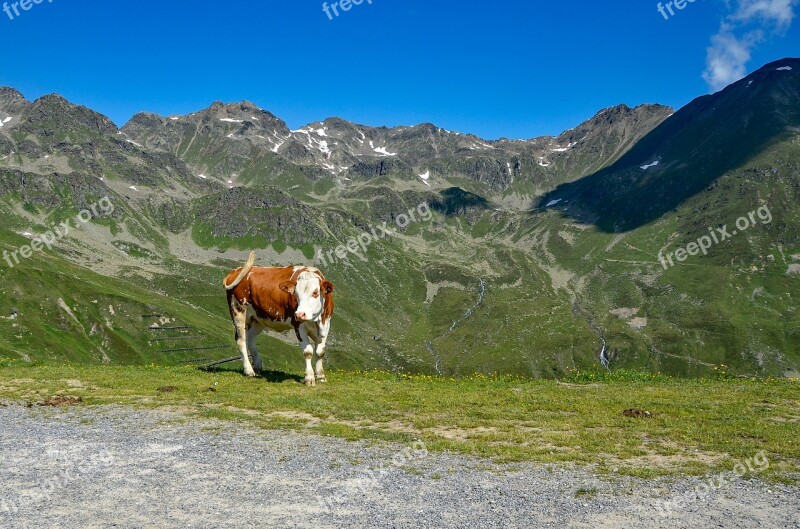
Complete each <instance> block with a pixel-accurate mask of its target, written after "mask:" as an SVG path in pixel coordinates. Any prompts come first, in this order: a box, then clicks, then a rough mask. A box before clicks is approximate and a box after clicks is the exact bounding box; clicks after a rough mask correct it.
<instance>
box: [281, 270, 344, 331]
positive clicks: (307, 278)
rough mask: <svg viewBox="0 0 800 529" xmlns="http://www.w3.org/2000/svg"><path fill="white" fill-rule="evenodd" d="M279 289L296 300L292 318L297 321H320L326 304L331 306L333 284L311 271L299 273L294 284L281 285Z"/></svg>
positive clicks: (284, 283)
mask: <svg viewBox="0 0 800 529" xmlns="http://www.w3.org/2000/svg"><path fill="white" fill-rule="evenodd" d="M280 289H281V290H283V291H284V292H287V293H289V294H291V295H293V296H294V298H295V300H297V309H296V310H295V313H294V317H295V318H296V319H297V320H299V321H303V322H305V321H310V322H318V321H320V318H322V316H323V312H325V305H326V303H328V304H332V300H331V292H333V283H331V282H330V281H326V280H325V279H322V278H321V277H320V276H319V275H318V274H316V273H314V272H311V271H305V272H301V273H300V275H299V276H297V281H296V282H291V281H286V282H283V283H281V285H280Z"/></svg>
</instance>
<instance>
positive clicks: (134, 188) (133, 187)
mask: <svg viewBox="0 0 800 529" xmlns="http://www.w3.org/2000/svg"><path fill="white" fill-rule="evenodd" d="M128 189H133V190H134V191H139V190H138V189H136V186H130V187H128Z"/></svg>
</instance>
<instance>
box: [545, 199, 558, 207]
mask: <svg viewBox="0 0 800 529" xmlns="http://www.w3.org/2000/svg"><path fill="white" fill-rule="evenodd" d="M562 200H563V199H561V198H557V199H556V200H551V201H550V202H548V203H547V204H545V206H544V207H546V208H549V207H551V206H555V205H556V204H558V203H559V202H561V201H562Z"/></svg>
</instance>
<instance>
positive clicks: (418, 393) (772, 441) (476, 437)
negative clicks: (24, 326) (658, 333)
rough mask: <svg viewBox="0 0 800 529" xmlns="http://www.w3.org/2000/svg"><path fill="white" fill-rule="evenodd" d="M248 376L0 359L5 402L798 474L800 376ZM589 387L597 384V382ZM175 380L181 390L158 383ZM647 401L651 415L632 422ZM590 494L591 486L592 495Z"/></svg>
mask: <svg viewBox="0 0 800 529" xmlns="http://www.w3.org/2000/svg"><path fill="white" fill-rule="evenodd" d="M297 373H298V374H296V375H292V374H286V373H283V372H275V371H273V372H270V373H267V374H266V375H264V376H263V377H262V378H258V379H248V378H245V377H243V376H242V375H240V374H239V373H238V372H236V371H233V370H221V371H211V372H205V371H201V370H198V369H197V368H193V367H157V366H149V367H148V366H138V367H102V366H94V367H90V366H84V365H61V366H53V365H34V366H31V365H29V364H24V363H22V362H19V361H16V360H13V361H12V360H7V361H0V399H3V400H5V401H7V402H8V401H14V402H33V403H35V402H40V401H41V400H43V399H44V398H47V397H49V396H53V395H75V396H80V397H82V399H83V402H84V404H86V405H102V404H124V405H131V406H137V407H144V408H164V409H169V410H174V411H176V412H180V413H184V414H189V415H190V416H199V417H206V418H214V419H222V420H235V421H244V422H247V423H250V424H254V425H257V426H259V427H264V428H294V429H299V430H303V431H312V432H316V433H320V434H323V435H333V436H337V437H342V438H345V439H351V440H352V439H374V440H386V441H399V442H408V441H410V440H413V439H422V440H424V441H425V443H426V445H427V446H428V448H429V449H431V450H450V451H454V452H458V453H463V454H470V455H475V456H481V457H488V458H493V459H495V460H497V461H501V462H515V461H532V462H538V463H561V464H564V463H576V464H580V465H590V466H592V467H593V468H595V469H597V470H598V471H599V472H602V473H610V474H614V473H619V474H629V475H637V476H653V475H661V474H673V473H678V472H679V473H689V474H701V473H705V472H709V471H723V470H731V469H732V468H733V465H735V464H736V463H737V462H739V461H741V460H744V459H747V458H752V457H753V456H754V455H755V454H756V453H758V452H759V451H761V450H764V451H765V453H766V454H767V457H768V458H769V461H770V465H769V470H768V471H767V472H766V473H765V474H764V475H765V476H768V477H769V478H771V479H780V480H788V479H792V478H793V477H796V476H797V472H798V471H800V441H799V440H798V438H797V424H798V421H800V414H799V413H798V409H800V385H799V384H800V383H798V382H797V381H789V380H775V379H766V380H738V379H730V378H727V377H719V378H718V379H697V380H680V379H673V378H670V377H666V376H654V375H651V374H646V373H636V372H620V373H616V374H613V375H602V374H594V375H592V374H586V373H574V374H573V375H572V377H571V378H569V379H567V380H562V381H543V380H529V379H524V378H519V377H509V376H503V377H487V376H484V375H475V376H471V377H464V378H456V379H451V378H436V377H431V376H412V375H396V374H391V373H385V372H347V371H332V372H329V376H328V378H329V380H330V382H329V383H328V384H326V385H320V386H317V387H315V388H308V387H305V386H303V385H302V378H301V376H300V375H299V371H297ZM589 380H590V381H591V382H586V381H589ZM167 386H174V387H175V388H177V389H176V390H174V391H169V392H161V391H159V388H163V387H167ZM629 408H638V409H641V410H646V411H649V412H651V413H652V416H650V417H638V418H631V417H626V416H623V413H622V412H623V411H624V410H626V409H629ZM581 494H591V491H584V492H583V493H581Z"/></svg>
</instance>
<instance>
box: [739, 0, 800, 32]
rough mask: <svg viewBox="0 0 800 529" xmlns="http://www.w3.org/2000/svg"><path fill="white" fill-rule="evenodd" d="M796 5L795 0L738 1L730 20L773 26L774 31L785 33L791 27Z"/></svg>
mask: <svg viewBox="0 0 800 529" xmlns="http://www.w3.org/2000/svg"><path fill="white" fill-rule="evenodd" d="M796 3H797V0H740V1H739V8H738V9H737V10H736V12H735V13H734V14H733V15H732V16H731V19H732V20H735V21H737V22H742V23H750V22H753V21H760V22H763V23H765V24H775V26H776V28H775V29H777V30H778V31H785V30H786V29H787V28H788V27H789V26H791V25H792V19H793V18H794V5H795V4H796Z"/></svg>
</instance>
